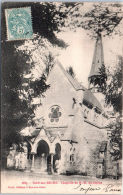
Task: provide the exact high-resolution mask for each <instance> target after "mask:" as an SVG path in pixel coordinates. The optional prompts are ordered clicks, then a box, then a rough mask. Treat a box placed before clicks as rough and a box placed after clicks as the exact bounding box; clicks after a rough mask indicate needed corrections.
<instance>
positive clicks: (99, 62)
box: [88, 35, 104, 78]
mask: <svg viewBox="0 0 123 195" xmlns="http://www.w3.org/2000/svg"><path fill="white" fill-rule="evenodd" d="M103 65H104V54H103V45H102V37H101V35H98V37H97V40H96V44H95V50H94V55H93V61H92V67H91V71H90V74H89V77H88V78H90V77H93V76H99V75H100V68H101V67H102V66H103Z"/></svg>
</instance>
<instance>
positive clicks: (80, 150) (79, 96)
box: [26, 36, 111, 177]
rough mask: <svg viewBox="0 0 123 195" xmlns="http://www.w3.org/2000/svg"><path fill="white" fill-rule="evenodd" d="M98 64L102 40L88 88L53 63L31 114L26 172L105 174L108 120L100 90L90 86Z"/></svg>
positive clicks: (107, 160) (97, 50)
mask: <svg viewBox="0 0 123 195" xmlns="http://www.w3.org/2000/svg"><path fill="white" fill-rule="evenodd" d="M102 66H104V54H103V46H102V38H101V36H99V37H98V38H97V40H96V44H95V50H94V55H93V61H92V67H91V71H90V74H89V77H88V82H89V84H88V89H87V88H85V87H84V86H83V85H82V84H80V83H79V82H78V81H77V80H76V79H75V78H73V77H72V76H71V75H70V74H68V72H66V71H65V69H64V68H63V66H62V64H60V63H59V62H56V64H55V65H54V67H53V68H52V70H51V71H50V73H49V76H48V78H47V84H50V88H49V89H48V90H47V91H46V93H45V97H44V98H43V99H42V104H41V105H40V106H39V107H38V109H37V110H36V113H35V115H36V118H37V120H38V124H37V126H36V127H35V128H31V129H30V139H29V140H28V144H27V146H28V151H27V153H28V155H27V159H28V160H27V161H28V162H27V165H26V169H27V170H29V171H34V172H38V173H39V172H43V173H50V174H55V173H56V174H68V175H69V174H82V175H90V176H96V177H105V175H107V174H108V173H107V170H109V169H110V168H111V167H110V168H109V167H108V166H109V165H110V163H111V161H110V159H109V157H108V156H109V153H108V136H107V125H108V120H109V116H108V115H107V113H106V112H105V105H104V96H103V95H102V93H101V90H100V88H99V87H98V85H97V86H94V85H93V84H92V82H91V80H92V79H95V78H98V79H100V69H101V67H102ZM110 166H111V165H110ZM109 174H110V173H109Z"/></svg>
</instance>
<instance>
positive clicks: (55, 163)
mask: <svg viewBox="0 0 123 195" xmlns="http://www.w3.org/2000/svg"><path fill="white" fill-rule="evenodd" d="M60 159H61V145H60V144H59V143H57V144H56V145H55V155H54V157H53V169H54V172H56V173H57V172H58V164H59V160H60Z"/></svg>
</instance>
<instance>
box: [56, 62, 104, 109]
mask: <svg viewBox="0 0 123 195" xmlns="http://www.w3.org/2000/svg"><path fill="white" fill-rule="evenodd" d="M57 64H58V66H59V67H60V68H61V70H62V72H63V73H64V75H65V76H66V77H67V79H68V81H69V82H70V83H71V85H72V86H73V87H74V89H75V90H77V91H78V90H83V91H84V99H83V100H85V101H87V102H88V103H90V104H91V105H93V106H94V107H97V108H99V110H102V106H101V104H100V103H99V101H98V100H97V98H96V97H95V96H94V95H93V93H92V92H91V91H90V90H88V89H86V88H85V87H84V86H83V85H82V84H81V83H79V82H78V81H77V79H76V78H73V77H72V76H71V75H70V74H69V73H67V72H66V71H65V69H64V68H63V66H62V64H61V63H60V62H59V61H57Z"/></svg>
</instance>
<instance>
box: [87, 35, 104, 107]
mask: <svg viewBox="0 0 123 195" xmlns="http://www.w3.org/2000/svg"><path fill="white" fill-rule="evenodd" d="M105 78H106V75H105V65H104V53H103V44H102V37H101V34H98V37H97V40H96V43H95V49H94V55H93V60H92V66H91V70H90V74H89V77H88V83H89V85H88V90H91V92H93V93H94V95H95V97H96V98H97V99H98V100H99V101H100V103H101V102H103V103H104V95H103V94H102V86H104V84H105Z"/></svg>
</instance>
